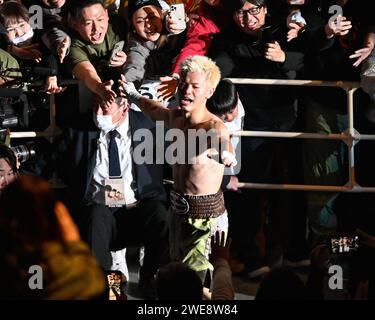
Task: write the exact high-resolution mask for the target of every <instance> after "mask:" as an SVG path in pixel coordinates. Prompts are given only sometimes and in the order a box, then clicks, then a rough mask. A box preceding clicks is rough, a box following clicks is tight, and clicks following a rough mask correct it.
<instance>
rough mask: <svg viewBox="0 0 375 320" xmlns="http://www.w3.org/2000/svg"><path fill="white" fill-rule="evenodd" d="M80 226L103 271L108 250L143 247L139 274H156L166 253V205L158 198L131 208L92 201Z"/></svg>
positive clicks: (107, 263)
mask: <svg viewBox="0 0 375 320" xmlns="http://www.w3.org/2000/svg"><path fill="white" fill-rule="evenodd" d="M83 211H84V212H83V216H82V219H80V220H81V221H80V226H81V231H82V236H83V238H84V240H86V241H87V243H88V244H89V246H90V247H91V249H92V252H93V254H94V256H95V257H96V258H97V260H98V262H99V264H100V265H101V266H102V268H103V269H104V270H109V269H110V267H111V264H112V257H111V252H110V251H111V250H112V251H116V250H120V249H122V248H125V247H128V246H138V245H139V246H140V245H144V247H145V256H144V262H143V266H142V268H141V270H140V275H141V276H145V277H147V276H152V275H154V274H155V273H156V271H157V269H158V267H159V265H160V262H161V260H162V259H164V256H163V255H164V254H165V253H166V252H168V249H167V246H168V224H167V208H166V205H165V203H164V202H162V201H158V200H142V201H140V203H139V205H138V206H137V207H135V208H132V209H126V208H125V207H122V208H118V209H116V210H112V209H111V208H109V207H107V206H105V205H100V204H94V205H91V206H87V207H85V208H84V210H83Z"/></svg>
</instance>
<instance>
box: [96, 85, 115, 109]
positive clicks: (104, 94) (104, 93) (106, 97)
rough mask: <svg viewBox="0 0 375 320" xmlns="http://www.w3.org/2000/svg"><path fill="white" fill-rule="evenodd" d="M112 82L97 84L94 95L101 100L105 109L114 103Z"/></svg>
mask: <svg viewBox="0 0 375 320" xmlns="http://www.w3.org/2000/svg"><path fill="white" fill-rule="evenodd" d="M112 85H113V80H109V81H107V82H104V83H100V84H98V86H97V88H96V93H97V94H98V95H99V96H100V97H101V98H102V100H103V101H104V103H105V104H106V106H107V107H110V106H111V104H112V103H113V102H114V101H115V98H116V92H114V91H113V90H112Z"/></svg>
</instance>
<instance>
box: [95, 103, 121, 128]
mask: <svg viewBox="0 0 375 320" xmlns="http://www.w3.org/2000/svg"><path fill="white" fill-rule="evenodd" d="M122 110H123V109H122V108H120V109H118V110H117V111H116V112H115V113H114V114H113V115H103V114H96V113H94V122H95V124H96V126H97V127H98V128H99V129H100V130H102V131H104V132H109V131H112V130H114V129H115V128H116V127H117V124H118V123H119V121H120V120H119V121H117V122H116V123H112V116H114V115H116V114H117V113H118V112H120V111H122Z"/></svg>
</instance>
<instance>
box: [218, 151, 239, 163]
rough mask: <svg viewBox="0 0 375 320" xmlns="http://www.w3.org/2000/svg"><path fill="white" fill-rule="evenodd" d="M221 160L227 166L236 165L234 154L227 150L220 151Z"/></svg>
mask: <svg viewBox="0 0 375 320" xmlns="http://www.w3.org/2000/svg"><path fill="white" fill-rule="evenodd" d="M221 161H222V162H223V164H224V165H225V166H227V167H235V166H236V165H237V160H236V156H235V155H234V154H233V153H231V152H229V151H227V150H224V151H223V152H222V153H221Z"/></svg>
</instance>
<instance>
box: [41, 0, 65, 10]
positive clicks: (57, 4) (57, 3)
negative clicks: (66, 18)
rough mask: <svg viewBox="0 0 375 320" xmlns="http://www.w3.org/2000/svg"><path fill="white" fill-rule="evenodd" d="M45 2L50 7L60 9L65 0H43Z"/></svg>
mask: <svg viewBox="0 0 375 320" xmlns="http://www.w3.org/2000/svg"><path fill="white" fill-rule="evenodd" d="M43 3H44V4H45V5H46V6H47V7H50V8H54V9H58V8H61V7H62V6H63V5H64V4H65V0H43Z"/></svg>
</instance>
